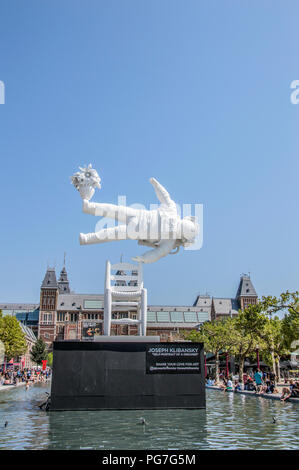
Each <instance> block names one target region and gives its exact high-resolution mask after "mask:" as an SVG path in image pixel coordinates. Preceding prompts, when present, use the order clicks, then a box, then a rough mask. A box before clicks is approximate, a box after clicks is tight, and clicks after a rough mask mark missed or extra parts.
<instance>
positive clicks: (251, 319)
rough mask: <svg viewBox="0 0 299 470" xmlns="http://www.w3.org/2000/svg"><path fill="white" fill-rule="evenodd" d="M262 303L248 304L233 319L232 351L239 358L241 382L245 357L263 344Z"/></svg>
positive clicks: (264, 321)
mask: <svg viewBox="0 0 299 470" xmlns="http://www.w3.org/2000/svg"><path fill="white" fill-rule="evenodd" d="M263 309H264V305H263V304H262V303H258V304H257V305H248V307H246V308H245V309H244V310H240V311H239V315H238V316H237V317H235V318H234V319H233V323H232V331H231V335H232V337H233V343H234V346H233V348H232V349H233V353H234V354H235V355H236V356H238V358H239V380H240V382H241V383H243V374H244V363H245V359H246V357H250V356H252V355H253V354H254V352H255V351H256V349H257V348H261V347H262V346H263V338H262V336H261V333H262V332H263V329H264V327H265V324H266V323H267V317H266V315H265V314H264V311H263Z"/></svg>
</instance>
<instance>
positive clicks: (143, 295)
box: [141, 288, 147, 336]
mask: <svg viewBox="0 0 299 470" xmlns="http://www.w3.org/2000/svg"><path fill="white" fill-rule="evenodd" d="M146 321H147V289H145V288H143V289H141V335H142V336H146Z"/></svg>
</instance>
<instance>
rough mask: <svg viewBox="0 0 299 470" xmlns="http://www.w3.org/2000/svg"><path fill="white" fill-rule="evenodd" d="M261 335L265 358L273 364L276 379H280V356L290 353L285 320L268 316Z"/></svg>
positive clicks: (262, 351)
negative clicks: (284, 327) (284, 324)
mask: <svg viewBox="0 0 299 470" xmlns="http://www.w3.org/2000/svg"><path fill="white" fill-rule="evenodd" d="M261 336H262V338H263V343H264V347H262V348H261V353H262V356H263V359H264V360H265V362H267V363H268V364H269V365H270V366H271V368H272V371H273V373H274V374H275V377H276V379H277V380H278V381H280V358H281V356H283V355H286V354H289V348H288V338H287V337H286V335H285V333H284V329H283V321H282V320H280V319H279V318H278V317H274V318H268V319H267V323H266V324H265V326H264V328H263V331H262V332H261Z"/></svg>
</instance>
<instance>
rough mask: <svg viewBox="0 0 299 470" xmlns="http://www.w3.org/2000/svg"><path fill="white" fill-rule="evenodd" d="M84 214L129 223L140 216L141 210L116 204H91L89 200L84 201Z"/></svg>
mask: <svg viewBox="0 0 299 470" xmlns="http://www.w3.org/2000/svg"><path fill="white" fill-rule="evenodd" d="M83 212H84V213H85V214H92V215H97V216H101V217H108V218H109V219H115V220H119V221H120V222H127V220H128V219H129V218H131V217H136V216H138V214H139V209H133V208H132V207H127V206H117V205H116V204H105V203H103V204H102V203H97V202H89V201H87V199H83Z"/></svg>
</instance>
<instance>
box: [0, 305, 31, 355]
mask: <svg viewBox="0 0 299 470" xmlns="http://www.w3.org/2000/svg"><path fill="white" fill-rule="evenodd" d="M0 340H1V341H2V343H3V344H4V347H5V356H6V360H8V361H10V359H12V358H14V357H16V356H21V355H22V354H24V353H25V352H26V349H27V343H26V337H25V334H24V333H23V330H22V328H21V326H20V323H19V322H18V320H17V319H16V317H14V316H12V315H6V316H5V317H3V316H2V312H1V311H0Z"/></svg>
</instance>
